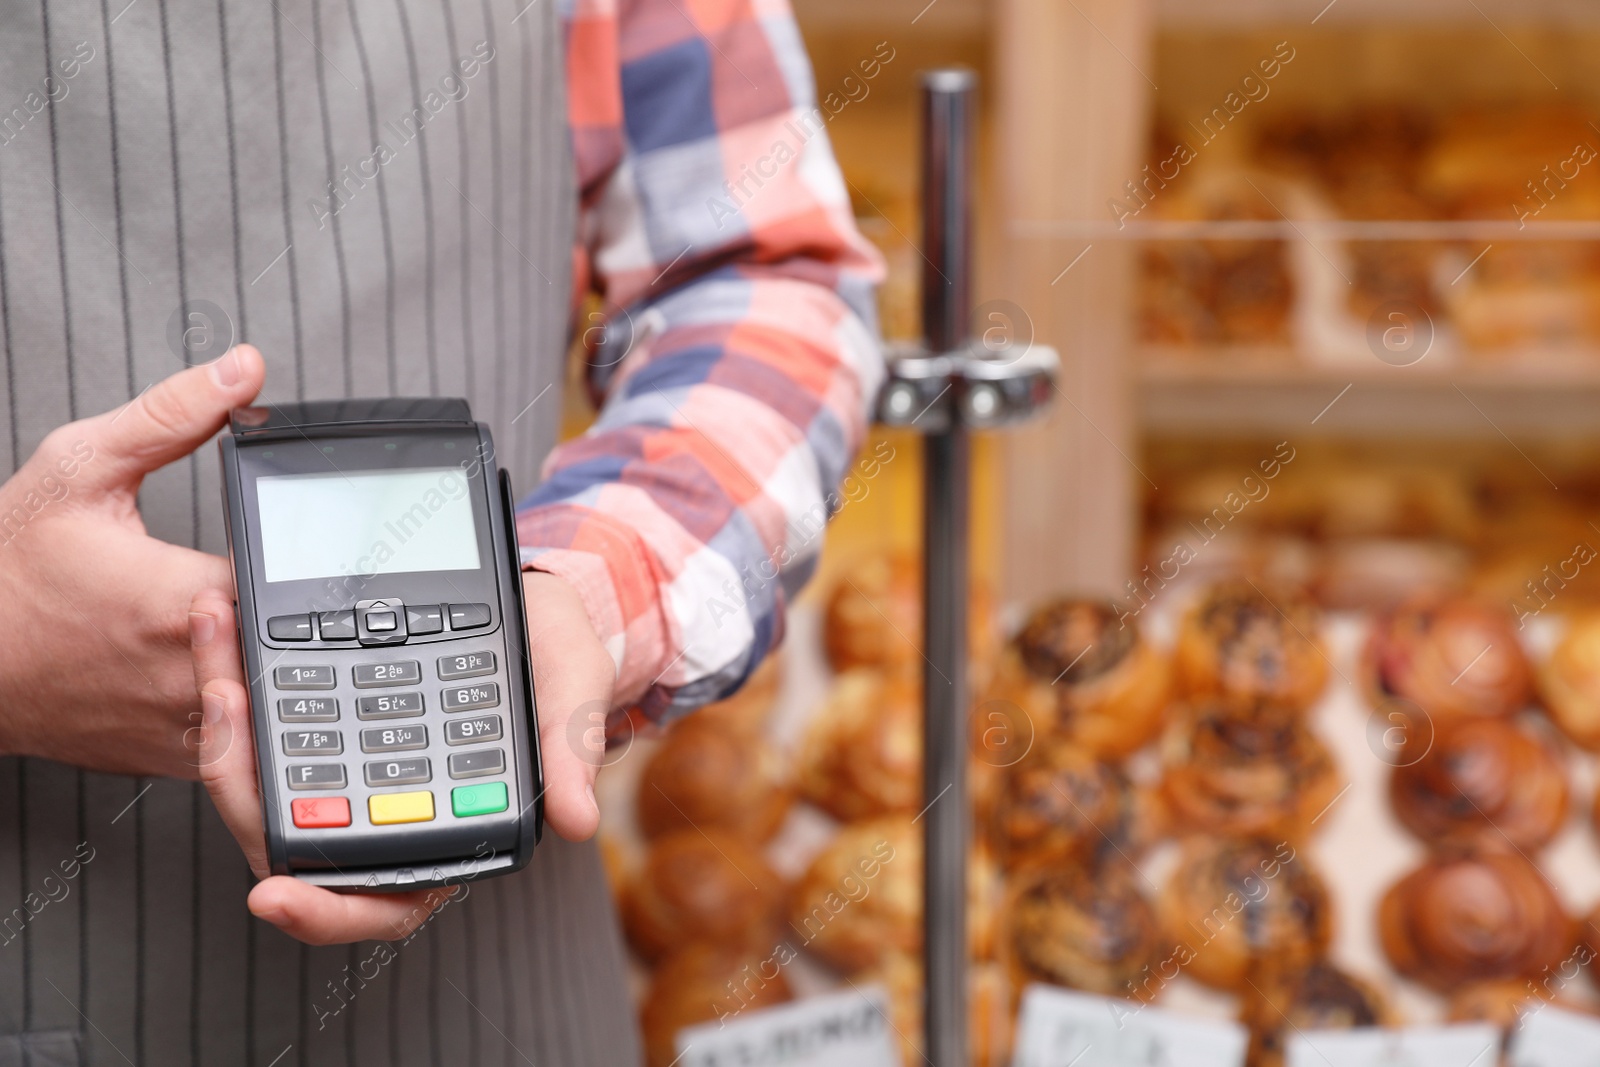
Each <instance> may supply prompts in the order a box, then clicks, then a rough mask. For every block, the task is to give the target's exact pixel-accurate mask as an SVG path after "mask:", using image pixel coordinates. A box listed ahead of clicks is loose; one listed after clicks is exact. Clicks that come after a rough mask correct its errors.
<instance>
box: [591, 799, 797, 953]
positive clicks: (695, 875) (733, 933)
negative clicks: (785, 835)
mask: <svg viewBox="0 0 1600 1067" xmlns="http://www.w3.org/2000/svg"><path fill="white" fill-rule="evenodd" d="M783 897H784V885H783V881H782V880H781V879H780V878H779V877H778V875H777V874H776V873H774V872H773V870H772V868H771V867H770V866H768V865H767V861H766V860H765V859H763V858H762V856H761V854H760V853H759V852H757V851H756V850H755V849H754V848H753V847H752V846H751V845H749V844H747V843H746V842H745V841H743V840H741V839H740V838H737V837H735V836H733V835H732V834H729V833H727V832H726V831H723V830H715V829H708V830H705V831H701V830H698V829H688V830H677V831H674V832H672V833H669V834H665V835H663V836H661V837H659V838H657V839H656V840H655V841H653V842H651V845H650V850H649V852H648V854H647V855H646V856H645V860H644V864H643V865H642V867H641V868H640V870H639V872H638V874H637V875H636V876H635V878H634V880H633V883H632V885H630V886H629V888H628V892H627V893H625V894H624V895H623V898H622V920H623V927H624V929H626V931H627V933H628V941H629V943H630V944H632V945H633V947H634V949H635V950H636V951H637V952H638V953H639V955H641V956H643V957H644V958H645V959H647V960H657V959H660V958H661V957H662V956H664V955H666V954H667V953H668V952H670V951H671V950H673V949H675V948H678V947H680V946H682V945H685V944H688V943H689V942H692V941H716V942H721V943H727V944H734V943H739V944H746V943H752V942H753V943H760V942H762V941H764V940H766V939H768V938H769V937H770V936H771V935H772V933H773V930H774V928H775V926H776V921H777V916H778V912H779V909H780V907H781V905H782V901H783Z"/></svg>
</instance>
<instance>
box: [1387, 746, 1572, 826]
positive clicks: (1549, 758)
mask: <svg viewBox="0 0 1600 1067" xmlns="http://www.w3.org/2000/svg"><path fill="white" fill-rule="evenodd" d="M1389 798H1390V801H1391V802H1392V803H1393V805H1394V811H1395V815H1397V816H1398V817H1399V819H1400V821H1401V822H1402V823H1404V824H1405V826H1406V828H1407V829H1408V830H1410V831H1411V832H1412V833H1414V834H1416V835H1417V836H1418V837H1420V838H1421V839H1422V840H1424V841H1426V842H1428V843H1429V844H1431V845H1445V846H1449V845H1470V844H1472V843H1474V842H1481V843H1485V844H1488V845H1490V846H1491V847H1492V846H1496V845H1498V844H1499V843H1500V842H1501V841H1510V843H1511V844H1512V845H1514V846H1515V847H1517V848H1519V849H1529V850H1532V849H1538V848H1540V847H1542V846H1544V845H1545V844H1547V843H1548V842H1549V841H1550V839H1551V838H1553V837H1554V836H1555V835H1556V833H1557V832H1558V831H1559V830H1560V829H1561V824H1562V823H1563V822H1565V821H1566V816H1567V779H1566V773H1565V771H1564V769H1563V767H1562V761H1561V755H1560V753H1559V752H1558V751H1557V750H1556V748H1555V746H1553V745H1552V744H1550V743H1549V742H1548V741H1546V740H1545V739H1544V738H1542V737H1539V736H1538V735H1536V734H1535V733H1534V732H1533V731H1532V730H1531V729H1529V728H1528V727H1527V726H1524V725H1519V724H1516V723H1514V722H1511V721H1508V720H1505V719H1459V720H1455V721H1453V722H1447V723H1446V724H1445V725H1444V726H1443V727H1441V728H1440V730H1439V731H1438V733H1437V735H1436V736H1435V737H1434V741H1433V747H1432V748H1430V749H1429V750H1428V752H1427V754H1426V755H1424V756H1423V757H1422V758H1421V759H1419V760H1417V761H1416V762H1414V763H1411V764H1408V765H1405V766H1400V767H1396V768H1395V770H1394V775H1393V777H1392V778H1390V780H1389Z"/></svg>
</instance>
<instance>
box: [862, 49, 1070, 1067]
mask: <svg viewBox="0 0 1600 1067" xmlns="http://www.w3.org/2000/svg"><path fill="white" fill-rule="evenodd" d="M976 87H977V78H976V77H975V76H974V75H973V73H972V72H971V71H967V70H960V69H948V70H936V71H931V72H929V73H927V74H925V75H923V82H922V235H923V248H922V255H923V262H924V269H923V272H922V293H923V296H922V326H923V337H924V343H923V344H920V345H907V346H900V347H897V348H894V349H891V351H890V361H889V381H888V384H887V385H886V386H885V387H884V389H883V392H882V393H881V394H880V395H879V399H878V418H879V421H881V422H883V423H886V424H888V425H890V426H901V427H907V428H910V429H914V430H917V431H919V432H921V433H923V434H924V435H925V437H926V439H925V443H924V449H923V505H922V506H923V516H922V521H923V628H922V632H923V643H924V646H925V647H924V658H925V660H926V661H927V662H926V667H925V669H924V670H923V729H924V733H923V738H924V741H923V744H924V751H925V753H926V755H925V757H924V759H925V766H924V771H923V796H924V798H925V800H926V802H927V804H928V807H927V808H926V809H925V810H924V812H923V814H922V816H921V818H922V820H923V824H924V835H925V836H924V841H925V857H926V858H925V861H924V862H925V864H926V867H925V871H924V876H923V889H924V904H923V981H924V983H925V986H924V988H925V994H924V996H925V999H924V1003H923V1008H924V1013H923V1018H924V1020H925V1026H926V1041H925V1049H924V1053H925V1055H926V1058H927V1060H928V1062H929V1063H930V1064H931V1065H932V1067H964V1065H965V1064H966V1063H967V1062H968V1044H967V852H968V836H969V831H970V826H969V822H970V820H971V806H970V804H969V802H968V795H967V739H968V736H969V732H968V726H967V714H968V707H969V704H970V696H971V695H970V694H969V693H968V692H967V563H968V561H967V555H968V548H969V544H968V518H969V516H968V511H969V508H970V495H969V489H970V486H969V480H970V476H971V470H970V443H969V439H968V431H969V430H984V429H994V428H998V427H1003V426H1008V425H1012V424H1015V423H1018V422H1021V421H1023V420H1024V419H1026V418H1028V417H1029V416H1031V415H1033V414H1034V413H1035V412H1036V411H1038V410H1039V409H1040V408H1042V407H1043V406H1044V405H1045V404H1046V403H1047V402H1048V401H1049V398H1050V394H1051V391H1052V389H1053V386H1054V381H1055V377H1056V373H1057V367H1058V362H1059V361H1058V359H1057V356H1056V353H1055V351H1054V350H1052V349H1049V348H1045V347H1043V346H1035V345H1030V346H1026V347H1014V348H1003V349H1000V350H998V351H988V350H986V349H984V348H983V347H980V346H978V345H974V344H972V343H971V342H970V331H969V322H970V317H971V315H972V310H973V309H972V301H971V279H972V185H971V182H972V113H973V96H974V91H975V89H976Z"/></svg>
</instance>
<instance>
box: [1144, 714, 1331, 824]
mask: <svg viewBox="0 0 1600 1067" xmlns="http://www.w3.org/2000/svg"><path fill="white" fill-rule="evenodd" d="M1163 747H1164V749H1165V757H1166V773H1165V775H1164V776H1163V778H1162V796H1163V798H1164V799H1165V800H1166V804H1167V810H1168V811H1169V812H1170V813H1171V816H1172V818H1173V820H1174V822H1175V823H1176V824H1177V825H1178V826H1180V827H1183V828H1187V829H1188V830H1191V831H1194V832H1197V833H1214V834H1224V835H1232V836H1238V837H1249V836H1277V837H1289V838H1295V839H1298V838H1300V837H1302V836H1304V835H1305V834H1306V833H1309V832H1310V829H1311V824H1312V820H1314V819H1316V818H1317V817H1318V816H1319V815H1320V814H1321V813H1322V812H1323V811H1325V810H1326V809H1327V807H1328V805H1329V804H1330V803H1332V801H1333V799H1334V798H1335V797H1336V796H1338V793H1339V789H1340V785H1339V774H1338V771H1337V770H1335V769H1334V764H1333V757H1332V756H1330V755H1329V754H1328V750H1327V748H1325V747H1324V746H1323V744H1322V742H1321V741H1319V740H1317V737H1316V735H1315V734H1313V733H1312V732H1311V730H1310V728H1309V727H1308V726H1307V725H1306V723H1305V720H1304V715H1303V713H1302V712H1300V711H1298V710H1295V709H1292V708H1287V707H1284V706H1283V705H1278V704H1262V703H1255V704H1250V703H1244V702H1240V701H1217V700H1213V701H1209V702H1207V703H1204V704H1200V705H1198V706H1196V707H1195V708H1193V709H1192V710H1191V711H1190V712H1189V713H1188V714H1187V715H1186V716H1185V717H1184V718H1183V720H1182V721H1181V722H1179V723H1175V724H1174V726H1173V728H1172V729H1171V731H1169V733H1168V737H1167V741H1166V744H1165V745H1164V746H1163Z"/></svg>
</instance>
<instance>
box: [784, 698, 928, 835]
mask: <svg viewBox="0 0 1600 1067" xmlns="http://www.w3.org/2000/svg"><path fill="white" fill-rule="evenodd" d="M797 764H798V765H797V770H796V774H797V778H798V785H799V789H800V795H801V796H803V797H804V798H805V799H807V800H809V801H811V803H813V804H815V805H817V807H819V808H821V809H822V810H823V811H826V812H827V813H828V814H830V815H832V816H833V817H834V818H837V819H840V820H842V821H845V822H852V821H855V820H857V819H866V818H872V817H874V816H878V815H888V814H894V813H898V812H908V813H913V814H914V813H915V812H916V811H917V809H918V808H920V807H921V806H922V687H921V685H919V684H918V682H917V679H916V675H915V674H914V673H912V672H911V671H910V670H909V669H899V670H895V671H891V672H887V673H886V672H883V671H877V670H868V669H859V670H852V671H847V672H845V673H844V674H842V675H840V676H839V677H838V678H837V679H836V680H835V681H834V685H833V689H832V690H831V691H830V692H829V694H828V698H827V701H826V702H825V703H824V704H823V706H822V708H821V709H820V710H819V711H818V713H817V714H816V716H815V717H814V718H813V719H812V720H811V722H810V724H809V725H808V726H807V728H806V732H805V736H804V737H803V738H802V739H801V742H800V754H799V759H798V761H797Z"/></svg>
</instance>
